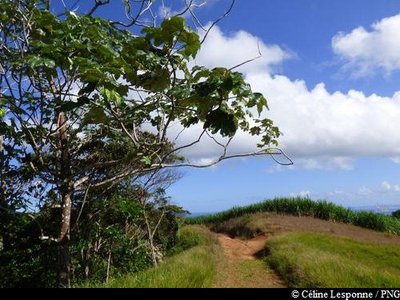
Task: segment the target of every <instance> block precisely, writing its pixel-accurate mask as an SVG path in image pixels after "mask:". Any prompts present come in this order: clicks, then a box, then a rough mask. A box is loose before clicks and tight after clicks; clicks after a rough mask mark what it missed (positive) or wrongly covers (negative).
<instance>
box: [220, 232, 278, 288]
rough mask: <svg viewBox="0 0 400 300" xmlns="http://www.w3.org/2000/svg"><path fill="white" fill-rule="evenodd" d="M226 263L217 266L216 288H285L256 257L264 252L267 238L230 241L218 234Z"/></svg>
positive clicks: (271, 271)
mask: <svg viewBox="0 0 400 300" xmlns="http://www.w3.org/2000/svg"><path fill="white" fill-rule="evenodd" d="M218 240H219V242H220V244H221V246H222V248H223V250H224V255H225V257H226V261H224V262H221V263H220V266H219V269H220V270H219V272H218V274H219V276H220V278H219V280H217V287H228V288H233V287H249V288H272V287H274V288H275V287H276V288H277V287H285V284H284V282H283V281H282V280H281V279H280V278H279V277H278V276H277V275H276V274H275V273H274V271H273V270H271V269H270V268H269V267H268V265H267V264H266V263H265V262H264V261H263V260H260V259H257V256H258V255H259V254H260V253H261V252H263V251H264V249H265V243H266V241H267V237H266V236H263V235H260V236H258V237H255V238H253V239H251V240H246V241H244V240H240V239H232V238H230V237H229V236H227V235H225V234H218Z"/></svg>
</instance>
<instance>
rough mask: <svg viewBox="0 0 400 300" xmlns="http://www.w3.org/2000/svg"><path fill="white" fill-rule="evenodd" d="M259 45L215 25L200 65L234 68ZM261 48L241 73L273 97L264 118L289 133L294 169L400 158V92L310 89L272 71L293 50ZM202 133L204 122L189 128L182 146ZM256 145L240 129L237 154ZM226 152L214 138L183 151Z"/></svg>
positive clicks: (285, 143) (283, 143)
mask: <svg viewBox="0 0 400 300" xmlns="http://www.w3.org/2000/svg"><path fill="white" fill-rule="evenodd" d="M251 45H254V47H252V46H251ZM256 45H257V38H256V37H254V36H252V35H250V34H249V33H246V32H244V31H241V32H239V33H235V34H233V35H229V36H227V35H224V34H223V33H222V32H221V30H220V29H218V28H215V30H214V31H212V33H211V34H210V35H209V37H208V40H207V42H206V43H205V45H204V47H203V48H202V50H201V52H200V54H199V56H198V58H197V61H196V63H197V64H200V65H206V66H209V67H214V66H227V67H230V66H232V65H235V64H237V63H240V62H241V61H244V60H246V59H248V58H249V57H252V56H254V53H257V50H256V49H257V46H256ZM260 47H261V48H262V49H264V52H265V53H264V56H263V58H262V59H260V60H256V61H254V62H252V63H250V64H248V65H246V66H243V67H242V70H241V71H242V72H244V74H245V76H246V79H247V81H248V82H249V83H250V84H251V86H252V88H253V90H254V91H258V92H262V93H263V94H264V95H265V96H266V97H267V98H268V100H269V106H270V109H271V110H270V111H268V112H266V113H265V115H264V116H266V117H269V118H271V119H272V120H274V123H275V124H276V125H278V126H279V128H280V130H281V131H282V132H283V136H281V138H280V139H279V142H280V147H281V148H282V149H283V150H285V152H286V153H287V154H288V155H289V156H290V157H291V158H293V160H294V162H295V166H294V167H293V168H303V169H343V170H351V169H352V168H353V163H354V160H355V158H357V157H361V156H364V157H366V156H379V157H387V158H392V159H395V158H396V157H400V131H399V130H398V128H397V127H398V126H397V123H398V120H399V119H400V91H399V92H397V93H395V94H394V95H393V96H392V97H382V96H379V95H376V94H372V95H365V94H364V93H363V92H361V91H357V90H350V91H348V92H347V93H343V92H339V91H337V92H333V93H330V92H328V91H327V89H326V88H325V85H324V83H319V84H317V85H316V86H314V87H312V88H309V87H307V85H306V82H305V81H303V80H291V79H289V78H288V77H286V76H283V75H274V74H273V73H272V66H273V65H277V64H278V65H279V64H280V63H282V62H283V61H284V60H285V59H287V58H288V57H290V54H288V53H286V52H284V50H282V48H280V47H279V46H277V45H266V44H264V43H260ZM268 53H269V54H268ZM399 53H400V51H399ZM179 131H180V130H178V129H177V132H179ZM200 132H201V127H200V126H198V127H195V128H194V129H191V130H188V131H187V132H186V133H185V134H184V135H183V136H181V137H180V140H181V142H179V143H178V144H183V142H187V141H188V140H190V139H191V140H193V137H197V136H198V135H196V134H199V133H200ZM256 144H257V138H254V137H251V136H249V135H246V134H244V133H243V132H239V133H238V134H237V136H236V137H235V139H234V140H233V142H232V144H231V152H234V153H239V152H248V151H252V150H255V149H256V147H255V145H256ZM220 150H221V149H220V148H219V147H218V146H213V143H212V141H211V140H208V141H205V142H204V143H200V144H199V145H197V147H194V148H193V149H190V152H185V153H183V154H184V155H186V156H187V157H189V158H190V157H192V158H195V159H197V160H198V159H201V158H210V157H218V155H219V153H220ZM278 158H279V157H278ZM399 161H400V160H399ZM278 169H279V167H278Z"/></svg>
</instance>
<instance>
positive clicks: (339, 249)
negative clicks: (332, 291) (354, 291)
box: [266, 233, 400, 288]
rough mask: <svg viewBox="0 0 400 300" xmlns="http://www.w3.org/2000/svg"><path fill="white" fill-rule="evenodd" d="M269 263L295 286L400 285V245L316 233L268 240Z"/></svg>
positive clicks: (359, 286)
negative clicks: (371, 242) (357, 240)
mask: <svg viewBox="0 0 400 300" xmlns="http://www.w3.org/2000/svg"><path fill="white" fill-rule="evenodd" d="M268 250H269V255H268V256H267V258H266V259H267V261H268V262H269V264H270V265H271V266H272V267H273V268H274V269H275V270H276V271H277V272H278V273H279V274H280V275H281V276H282V277H283V278H284V279H285V280H286V281H287V282H288V283H289V284H290V285H291V286H293V287H299V288H305V287H313V288H317V287H324V288H328V287H329V288H332V287H341V288H366V287H370V288H372V287H374V288H394V287H398V286H400V251H399V247H398V246H393V245H379V244H368V243H361V242H356V241H353V240H350V239H347V238H340V237H335V236H331V235H324V234H315V233H291V234H287V235H283V236H277V237H274V238H272V239H271V240H269V241H268Z"/></svg>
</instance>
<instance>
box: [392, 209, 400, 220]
mask: <svg viewBox="0 0 400 300" xmlns="http://www.w3.org/2000/svg"><path fill="white" fill-rule="evenodd" d="M392 216H393V217H395V218H397V219H400V209H398V210H396V211H394V212H392Z"/></svg>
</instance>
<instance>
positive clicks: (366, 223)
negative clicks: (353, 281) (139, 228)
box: [186, 197, 400, 235]
mask: <svg viewBox="0 0 400 300" xmlns="http://www.w3.org/2000/svg"><path fill="white" fill-rule="evenodd" d="M257 212H274V213H281V214H289V215H295V216H310V217H314V218H318V219H322V220H330V221H336V222H342V223H349V224H353V225H356V226H360V227H364V228H369V229H373V230H378V231H383V232H389V233H392V234H396V235H400V220H399V219H396V218H394V217H392V216H388V215H384V214H380V213H375V212H368V211H354V210H351V209H348V208H344V207H343V206H340V205H336V204H333V203H331V202H327V201H313V200H311V199H309V198H299V197H298V198H276V199H273V200H266V201H263V202H260V203H256V204H251V205H247V206H242V207H234V208H232V209H229V210H226V211H224V212H220V213H216V214H210V215H205V216H199V217H192V218H187V219H186V223H187V224H207V223H216V222H223V221H226V220H229V219H231V218H235V217H240V216H243V215H245V214H248V213H257Z"/></svg>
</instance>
